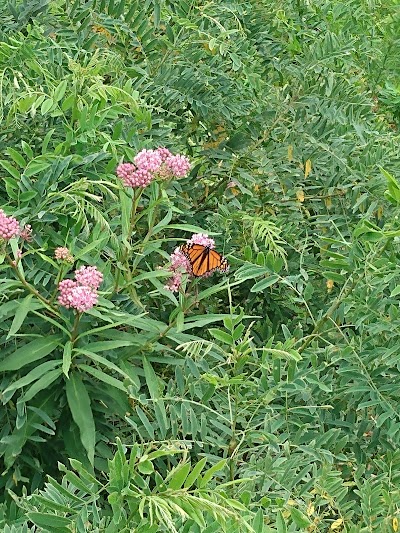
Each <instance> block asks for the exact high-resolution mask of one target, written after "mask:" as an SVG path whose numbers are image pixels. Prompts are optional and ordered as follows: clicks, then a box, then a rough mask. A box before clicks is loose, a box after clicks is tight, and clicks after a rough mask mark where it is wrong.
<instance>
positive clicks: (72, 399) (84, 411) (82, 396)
mask: <svg viewBox="0 0 400 533" xmlns="http://www.w3.org/2000/svg"><path fill="white" fill-rule="evenodd" d="M66 392H67V400H68V405H69V408H70V410H71V414H72V418H73V419H74V422H75V424H76V425H77V426H78V428H79V433H80V437H81V442H82V444H83V447H84V448H85V450H86V452H87V456H88V458H89V461H90V464H92V465H93V462H94V446H95V442H96V432H95V425H94V419H93V413H92V408H91V406H90V397H89V394H88V391H87V389H86V387H85V385H84V383H83V381H82V378H81V376H80V375H79V374H78V373H77V372H74V373H73V374H71V375H70V377H69V379H68V380H67V384H66Z"/></svg>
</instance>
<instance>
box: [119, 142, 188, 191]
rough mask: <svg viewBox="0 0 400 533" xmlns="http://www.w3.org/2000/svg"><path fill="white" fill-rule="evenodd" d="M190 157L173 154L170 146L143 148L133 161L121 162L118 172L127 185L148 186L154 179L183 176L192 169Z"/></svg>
mask: <svg viewBox="0 0 400 533" xmlns="http://www.w3.org/2000/svg"><path fill="white" fill-rule="evenodd" d="M190 167H191V164H190V161H189V159H188V158H187V157H186V156H184V155H181V154H176V155H174V154H172V153H171V152H170V150H168V148H164V147H159V148H157V149H156V150H148V149H143V150H141V151H140V152H139V153H138V154H136V156H135V157H134V158H133V163H120V164H119V165H118V166H117V170H116V174H117V176H118V177H119V178H120V179H121V180H122V182H123V184H124V185H125V187H133V188H135V187H143V188H144V187H147V185H149V184H150V183H151V182H152V180H154V179H157V178H160V179H170V178H183V177H184V176H186V175H187V174H188V172H189V170H190Z"/></svg>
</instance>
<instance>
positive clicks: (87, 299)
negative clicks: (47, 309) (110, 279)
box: [58, 266, 103, 313]
mask: <svg viewBox="0 0 400 533" xmlns="http://www.w3.org/2000/svg"><path fill="white" fill-rule="evenodd" d="M102 281H103V274H102V273H101V272H99V271H98V270H97V268H96V267H92V266H88V267H87V266H82V267H80V268H78V270H76V271H75V281H74V280H72V279H64V280H63V281H60V283H59V284H58V290H59V291H60V294H59V296H58V303H59V304H60V305H62V306H64V307H66V308H67V309H70V308H72V309H76V310H77V311H79V312H80V313H83V312H84V311H88V310H89V309H91V308H92V307H93V306H94V305H96V304H97V301H98V294H97V289H98V288H99V286H100V283H101V282H102Z"/></svg>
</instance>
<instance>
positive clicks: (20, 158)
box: [6, 148, 26, 168]
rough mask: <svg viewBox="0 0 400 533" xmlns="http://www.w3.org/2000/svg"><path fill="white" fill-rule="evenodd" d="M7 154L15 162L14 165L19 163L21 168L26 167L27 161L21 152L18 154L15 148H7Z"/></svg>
mask: <svg viewBox="0 0 400 533" xmlns="http://www.w3.org/2000/svg"><path fill="white" fill-rule="evenodd" d="M6 152H7V154H8V155H9V156H10V157H11V159H12V160H13V161H14V163H17V165H18V166H19V167H22V168H25V167H26V161H25V159H24V158H23V156H22V155H21V154H20V153H19V152H17V150H14V149H13V148H7V150H6Z"/></svg>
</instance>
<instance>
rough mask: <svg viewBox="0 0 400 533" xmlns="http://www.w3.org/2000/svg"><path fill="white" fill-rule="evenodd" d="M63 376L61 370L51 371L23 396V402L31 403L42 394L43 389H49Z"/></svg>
mask: <svg viewBox="0 0 400 533" xmlns="http://www.w3.org/2000/svg"><path fill="white" fill-rule="evenodd" d="M61 374H62V369H61V368H55V369H54V370H50V371H49V372H47V373H46V374H45V375H44V376H42V377H41V378H40V379H38V380H37V381H36V382H35V383H34V384H33V385H32V386H31V387H29V389H28V390H27V392H26V393H25V394H24V395H23V396H22V398H21V401H23V402H29V400H31V399H32V398H33V397H34V396H35V395H36V394H37V393H38V392H40V391H41V390H43V389H47V387H48V386H49V385H51V384H52V383H53V382H54V381H56V379H58V378H59V377H60V376H61Z"/></svg>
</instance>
